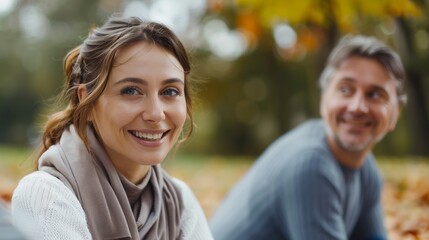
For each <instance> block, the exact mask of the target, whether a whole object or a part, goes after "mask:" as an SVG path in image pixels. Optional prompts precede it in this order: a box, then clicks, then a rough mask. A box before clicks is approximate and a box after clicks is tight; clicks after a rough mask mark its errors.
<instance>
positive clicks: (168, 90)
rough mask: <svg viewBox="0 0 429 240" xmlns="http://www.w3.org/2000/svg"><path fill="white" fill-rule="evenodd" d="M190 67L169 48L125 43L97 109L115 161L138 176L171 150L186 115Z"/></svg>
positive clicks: (95, 116)
mask: <svg viewBox="0 0 429 240" xmlns="http://www.w3.org/2000/svg"><path fill="white" fill-rule="evenodd" d="M186 115H187V112H186V100H185V73H184V70H183V68H182V67H181V65H180V63H179V62H178V60H177V59H176V58H175V57H174V56H173V55H172V54H170V53H169V52H167V51H165V50H164V49H162V48H160V47H158V46H156V45H153V44H149V43H146V42H139V43H135V44H132V45H130V46H128V47H125V48H123V49H121V50H120V51H119V52H118V54H117V56H116V58H115V61H114V66H113V68H112V69H111V72H110V76H109V79H108V84H107V86H106V89H105V90H104V92H103V93H102V95H101V96H100V98H99V99H98V100H97V101H96V104H95V106H94V108H93V110H92V113H91V120H92V121H93V123H94V125H95V128H96V131H97V133H98V135H99V136H100V138H101V140H102V142H103V144H104V147H105V149H106V151H107V154H108V155H109V157H110V159H111V161H112V162H113V164H114V165H115V167H116V168H117V169H118V170H119V171H120V172H121V173H122V174H124V175H125V176H126V177H128V178H129V179H130V180H132V181H139V180H141V178H142V177H143V176H144V175H145V174H146V172H147V169H148V168H149V167H148V165H155V164H158V163H160V162H162V160H163V159H164V158H165V157H166V156H167V154H168V153H169V152H170V150H171V149H172V148H173V146H174V145H175V143H176V142H177V140H178V137H179V135H180V132H181V130H182V127H183V125H184V123H185V120H186Z"/></svg>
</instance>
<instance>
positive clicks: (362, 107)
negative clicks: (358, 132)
mask: <svg viewBox="0 0 429 240" xmlns="http://www.w3.org/2000/svg"><path fill="white" fill-rule="evenodd" d="M348 110H349V111H351V112H363V113H367V112H368V110H369V109H368V105H367V102H366V99H365V96H364V94H362V93H356V94H355V95H354V96H353V97H352V98H351V99H350V103H349V105H348Z"/></svg>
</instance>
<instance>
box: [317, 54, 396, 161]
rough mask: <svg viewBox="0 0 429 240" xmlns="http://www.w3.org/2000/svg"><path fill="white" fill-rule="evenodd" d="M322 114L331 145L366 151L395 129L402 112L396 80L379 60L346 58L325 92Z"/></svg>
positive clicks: (352, 150)
mask: <svg viewBox="0 0 429 240" xmlns="http://www.w3.org/2000/svg"><path fill="white" fill-rule="evenodd" d="M320 113H321V115H322V118H323V119H324V120H325V122H326V123H327V125H328V130H327V134H328V141H329V143H330V144H334V145H335V146H334V147H335V148H339V149H342V150H343V151H346V152H356V153H365V152H367V151H369V150H371V148H372V147H373V146H374V145H375V144H376V143H377V142H378V141H380V140H381V139H382V138H383V137H384V135H385V134H386V133H387V132H389V131H391V130H393V129H394V128H395V125H396V122H397V120H398V117H399V113H400V106H399V102H398V95H397V91H396V81H395V80H394V79H392V78H391V77H390V75H389V73H388V72H387V71H386V69H385V68H384V67H383V66H382V65H381V64H380V63H379V62H377V61H376V60H373V59H370V58H365V57H358V56H355V57H351V58H349V59H346V60H345V61H344V62H343V63H341V64H340V66H339V67H338V68H337V69H336V71H335V72H334V73H333V75H332V78H331V81H330V83H329V85H328V86H327V87H326V89H325V90H324V92H323V93H322V101H321V105H320Z"/></svg>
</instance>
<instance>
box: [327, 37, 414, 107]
mask: <svg viewBox="0 0 429 240" xmlns="http://www.w3.org/2000/svg"><path fill="white" fill-rule="evenodd" d="M353 56H361V57H366V58H371V59H374V60H376V61H378V62H379V63H380V64H381V65H383V66H384V68H385V69H386V70H387V72H388V73H389V74H390V75H391V76H392V77H393V78H394V79H395V80H396V82H397V84H396V90H397V94H398V101H399V104H401V105H402V106H404V105H405V104H406V103H407V95H406V93H405V81H406V73H405V69H404V66H403V64H402V61H401V59H400V57H399V55H398V54H397V53H396V52H394V51H393V50H392V49H391V48H389V47H388V46H386V45H385V44H384V43H382V42H381V41H379V40H377V39H376V38H374V37H366V36H360V35H358V36H345V37H344V38H343V39H342V40H341V41H340V42H339V44H338V45H337V46H336V47H335V48H334V49H333V50H332V52H331V54H330V55H329V58H328V62H327V64H326V66H325V69H324V70H323V71H322V74H321V75H320V78H319V86H320V88H321V89H322V91H324V90H325V89H326V88H327V87H328V85H329V83H330V81H331V80H332V75H333V73H334V72H335V70H336V69H337V68H338V67H339V65H340V64H341V63H342V62H343V61H344V60H346V59H348V58H351V57H353Z"/></svg>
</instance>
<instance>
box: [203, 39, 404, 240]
mask: <svg viewBox="0 0 429 240" xmlns="http://www.w3.org/2000/svg"><path fill="white" fill-rule="evenodd" d="M404 83H405V70H404V67H403V65H402V62H401V60H400V58H399V56H398V55H397V54H396V53H395V52H394V51H393V50H391V49H390V48H389V47H387V46H386V45H385V44H383V43H381V42H380V41H378V40H377V39H375V38H373V37H364V36H354V37H350V36H348V37H345V38H344V39H342V41H340V43H339V44H338V45H337V46H336V47H335V48H334V50H333V51H332V53H331V55H330V56H329V59H328V63H327V65H326V67H325V69H324V71H323V73H322V74H321V77H320V79H319V84H320V87H321V90H322V94H321V102H320V114H321V116H322V119H316V120H309V121H307V122H305V123H303V124H301V125H300V126H298V127H297V128H295V129H293V130H292V131H290V132H288V133H286V134H285V135H283V136H282V137H280V138H279V139H277V140H276V141H275V142H274V143H273V144H272V145H271V146H270V147H269V148H268V149H267V150H266V151H265V152H264V153H263V154H262V156H260V158H259V159H258V160H257V161H256V162H255V164H254V165H253V167H252V168H251V169H250V171H249V172H248V173H247V174H246V175H245V176H244V177H243V178H242V179H241V180H240V181H239V182H238V183H237V185H236V186H235V187H234V188H233V189H232V190H231V192H230V193H229V194H228V196H227V197H226V199H225V200H224V202H223V203H222V204H221V206H220V207H219V209H218V210H217V212H215V215H214V217H213V219H212V221H211V228H212V231H213V234H214V237H215V239H217V240H235V239H246V240H252V239H270V240H275V239H297V240H305V239H309V240H314V239H318V240H322V239H329V240H332V239H359V240H360V239H387V234H386V230H385V227H384V224H383V212H382V207H381V203H380V195H381V191H382V178H381V175H380V173H379V170H378V167H377V166H376V162H375V159H374V156H373V155H372V153H371V150H372V149H373V147H374V146H375V145H376V143H377V142H379V141H380V140H381V139H382V138H383V137H384V136H385V134H386V133H388V132H389V131H392V130H393V129H394V128H395V126H396V122H397V120H398V118H399V115H400V111H401V108H402V106H403V105H404V104H405V103H406V95H405V90H404Z"/></svg>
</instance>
